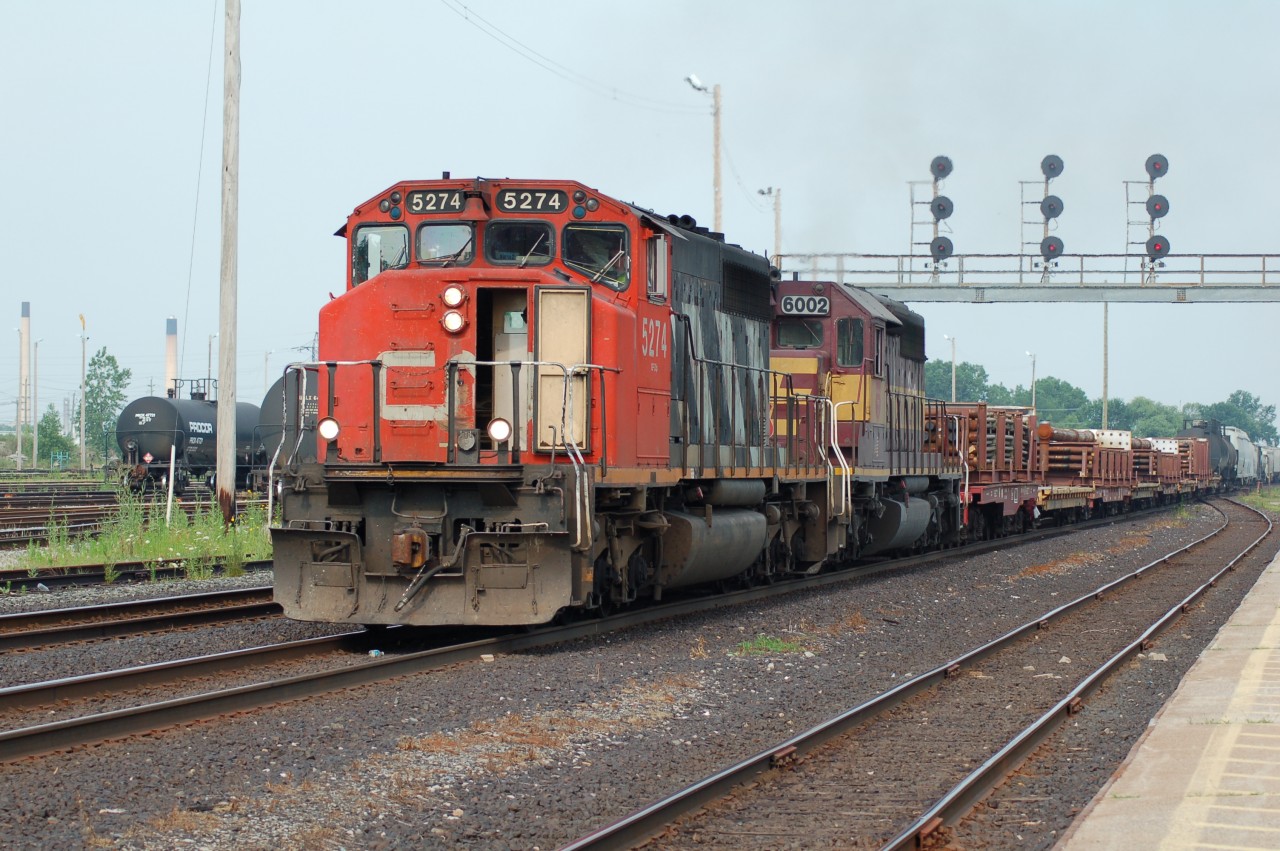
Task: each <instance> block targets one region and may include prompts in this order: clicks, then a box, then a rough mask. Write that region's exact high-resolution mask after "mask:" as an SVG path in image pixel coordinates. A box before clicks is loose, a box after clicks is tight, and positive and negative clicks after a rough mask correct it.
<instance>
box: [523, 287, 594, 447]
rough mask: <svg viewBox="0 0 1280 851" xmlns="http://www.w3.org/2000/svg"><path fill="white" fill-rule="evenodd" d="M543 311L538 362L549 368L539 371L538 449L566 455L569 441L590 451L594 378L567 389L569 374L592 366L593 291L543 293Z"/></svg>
mask: <svg viewBox="0 0 1280 851" xmlns="http://www.w3.org/2000/svg"><path fill="white" fill-rule="evenodd" d="M537 307H538V313H537V321H536V325H535V334H536V340H537V352H536V357H537V359H538V361H540V362H541V364H543V365H540V366H538V383H537V394H538V395H537V400H536V402H535V405H536V408H535V411H536V416H535V417H534V429H533V431H534V436H533V440H534V444H533V445H534V448H535V449H539V450H542V451H550V450H551V449H560V448H563V447H564V446H565V441H566V436H567V437H568V438H569V439H570V440H572V442H573V443H574V444H575V445H576V446H578V447H579V448H580V449H583V450H584V451H585V450H587V449H589V446H588V445H587V444H588V440H587V438H588V435H589V432H588V428H587V405H588V400H587V392H588V387H589V385H588V376H587V375H586V374H585V373H575V374H572V375H570V377H569V379H568V382H567V383H566V380H565V375H566V372H565V369H567V370H569V371H570V372H572V371H573V368H574V367H575V366H577V365H579V364H586V363H590V362H591V291H590V290H588V289H586V288H582V287H573V288H568V287H565V288H560V287H555V288H552V287H543V288H539V289H538V294H537ZM548 362H551V363H554V364H562V365H563V366H564V367H565V369H561V368H560V367H559V366H551V365H547V363H548Z"/></svg>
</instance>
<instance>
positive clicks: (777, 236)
mask: <svg viewBox="0 0 1280 851" xmlns="http://www.w3.org/2000/svg"><path fill="white" fill-rule="evenodd" d="M756 193H757V194H759V195H765V196H769V197H772V198H773V265H774V266H775V267H776V268H777V270H778V271H779V272H781V271H782V261H781V260H780V259H779V258H780V257H782V190H781V189H778V188H776V187H773V186H770V187H768V188H765V189H757V190H756Z"/></svg>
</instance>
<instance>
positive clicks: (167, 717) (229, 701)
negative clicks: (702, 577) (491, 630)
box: [0, 518, 1119, 762]
mask: <svg viewBox="0 0 1280 851" xmlns="http://www.w3.org/2000/svg"><path fill="white" fill-rule="evenodd" d="M1117 519H1119V518H1104V519H1099V520H1096V521H1091V522H1090V523H1088V524H1079V525H1076V526H1073V527H1068V528H1053V529H1043V530H1037V531H1036V532H1034V533H1032V534H1028V535H1022V536H1017V537H1011V538H1002V539H996V540H992V541H987V542H983V543H980V544H977V545H974V546H971V547H966V548H964V549H960V550H953V551H946V552H942V553H930V554H926V555H922V556H916V557H912V558H906V559H898V560H894V561H887V562H883V563H878V564H870V565H865V566H862V567H860V568H857V569H853V570H842V571H838V572H834V573H829V574H821V575H819V576H816V577H807V578H803V579H795V580H788V581H784V582H779V583H776V584H774V585H770V586H765V587H757V588H751V589H743V590H740V591H735V592H731V593H727V594H723V595H719V596H715V597H710V598H693V599H686V600H680V601H675V602H669V603H666V604H664V605H661V606H653V607H649V608H644V609H640V610H636V611H627V612H622V613H619V614H616V615H613V616H611V617H609V618H605V619H601V620H594V621H586V622H580V623H572V624H568V625H561V626H550V627H545V628H541V629H537V630H533V631H528V632H520V633H518V634H507V635H499V636H489V637H484V638H478V639H476V640H473V641H467V642H465V643H462V644H449V645H444V646H439V647H432V648H430V649H426V650H417V651H411V652H403V653H394V654H387V655H385V656H381V657H378V658H367V659H359V660H358V661H355V662H353V661H352V660H351V659H350V658H347V659H344V660H342V664H341V665H338V666H334V667H331V668H325V669H323V670H318V671H309V672H306V673H303V674H298V675H293V676H286V677H283V678H278V679H274V680H265V681H262V682H258V683H253V684H249V685H243V686H237V687H233V688H226V689H217V690H213V691H209V692H205V693H202V694H198V695H187V696H183V697H180V698H172V699H167V700H160V701H156V702H151V703H146V704H143V705H139V706H132V707H128V708H122V709H116V710H112V711H109V712H98V713H94V714H89V715H84V716H80V717H75V718H67V719H63V720H60V721H56V722H51V723H49V724H42V725H37V726H34V727H26V728H22V729H13V730H9V731H7V732H3V733H0V762H2V761H7V760H13V759H18V758H21V757H25V756H31V755H35V754H40V753H45V752H49V751H54V750H65V749H69V748H74V747H78V746H81V745H86V744H90V743H94V742H100V741H103V740H106V739H112V738H117V737H122V736H129V735H135V734H141V733H151V732H154V731H156V730H159V729H163V728H166V727H170V726H173V725H176V724H182V723H187V722H190V721H195V720H201V719H208V718H214V717H217V716H219V715H223V714H226V713H230V712H243V711H249V710H253V709H258V708H262V707H265V706H270V705H274V704H278V703H281V702H286V701H290V700H297V699H300V698H305V697H310V696H314V695H319V694H324V693H327V692H332V691H336V690H340V689H345V688H351V687H354V686H359V685H365V684H369V683H374V682H379V681H384V680H388V679H392V678H396V677H402V676H410V675H415V674H420V673H424V672H428V671H431V670H433V669H437V668H440V667H444V666H448V665H454V664H458V663H460V662H465V661H473V660H477V659H479V658H480V657H482V656H484V655H486V654H493V655H499V654H512V653H518V652H521V651H526V650H530V649H534V648H542V647H549V646H552V645H555V644H560V643H563V642H567V641H572V640H575V639H578V638H582V637H587V636H595V635H602V634H606V633H610V632H614V631H617V630H620V629H626V628H629V627H633V626H637V625H640V624H645V623H652V622H656V621H660V620H665V619H668V618H675V617H683V616H686V615H689V614H693V613H698V612H707V611H711V610H714V609H719V608H726V607H731V606H740V605H743V604H745V603H751V602H754V601H758V600H762V599H766V598H769V597H774V596H780V595H784V594H789V593H792V592H794V591H797V590H802V589H810V588H815V587H821V586H826V585H832V584H835V583H840V582H850V581H855V580H857V579H859V578H860V577H863V576H866V575H868V574H869V573H877V572H881V571H884V570H901V569H903V568H908V567H918V566H921V565H924V564H927V563H930V562H934V561H937V560H940V559H946V558H951V557H963V558H968V557H971V556H973V555H975V554H978V553H981V552H983V551H984V550H990V549H1004V548H1008V547H1010V546H1011V545H1015V544H1020V543H1024V542H1030V541H1033V540H1039V539H1042V538H1045V537H1050V536H1054V535H1060V534H1065V533H1067V532H1069V531H1071V530H1072V529H1077V530H1078V529H1080V528H1087V527H1088V526H1090V525H1104V524H1108V523H1112V522H1115V521H1116V520H1117ZM384 635H385V633H384ZM472 635H474V633H472ZM209 664H217V663H215V662H210V663H209ZM117 676H118V677H123V676H124V674H117ZM140 676H142V675H141V674H140ZM76 679H81V678H76ZM124 681H125V680H123V679H118V680H117V682H124ZM37 687H41V688H48V689H53V688H54V687H53V686H51V685H47V686H46V685H44V684H34V685H32V686H27V687H24V688H28V689H36V688H37ZM44 693H45V694H53V693H56V689H55V690H53V691H45V692H44Z"/></svg>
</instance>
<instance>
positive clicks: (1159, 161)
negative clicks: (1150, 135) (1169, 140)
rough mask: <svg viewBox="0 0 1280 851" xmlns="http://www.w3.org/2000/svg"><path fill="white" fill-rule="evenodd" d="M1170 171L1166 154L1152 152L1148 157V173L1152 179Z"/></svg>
mask: <svg viewBox="0 0 1280 851" xmlns="http://www.w3.org/2000/svg"><path fill="white" fill-rule="evenodd" d="M1168 173H1169V161H1168V160H1167V159H1165V156H1164V154H1152V155H1151V156H1149V157H1147V174H1148V175H1149V176H1150V177H1151V179H1152V180H1155V179H1156V178H1158V177H1164V176H1165V175H1166V174H1168Z"/></svg>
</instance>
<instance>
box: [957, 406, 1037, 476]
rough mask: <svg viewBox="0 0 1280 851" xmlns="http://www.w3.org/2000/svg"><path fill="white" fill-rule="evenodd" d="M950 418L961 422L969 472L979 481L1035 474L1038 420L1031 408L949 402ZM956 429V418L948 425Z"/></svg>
mask: <svg viewBox="0 0 1280 851" xmlns="http://www.w3.org/2000/svg"><path fill="white" fill-rule="evenodd" d="M946 413H947V416H948V418H951V417H955V418H956V419H957V420H958V422H959V424H960V433H961V437H960V441H959V443H960V445H961V446H963V447H964V453H965V463H966V464H967V465H968V469H969V474H970V475H971V476H973V477H974V480H975V481H976V482H979V483H983V482H988V483H989V482H1003V481H1014V480H1026V479H1029V478H1032V477H1034V473H1035V463H1036V419H1035V415H1034V414H1033V413H1031V409H1030V408H1017V407H998V406H994V405H988V404H987V403H986V402H975V403H965V404H959V405H957V404H948V405H947V406H946ZM946 427H947V428H949V429H950V430H951V431H954V430H955V427H956V426H955V421H952V422H950V423H949V424H948V425H947V426H946Z"/></svg>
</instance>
